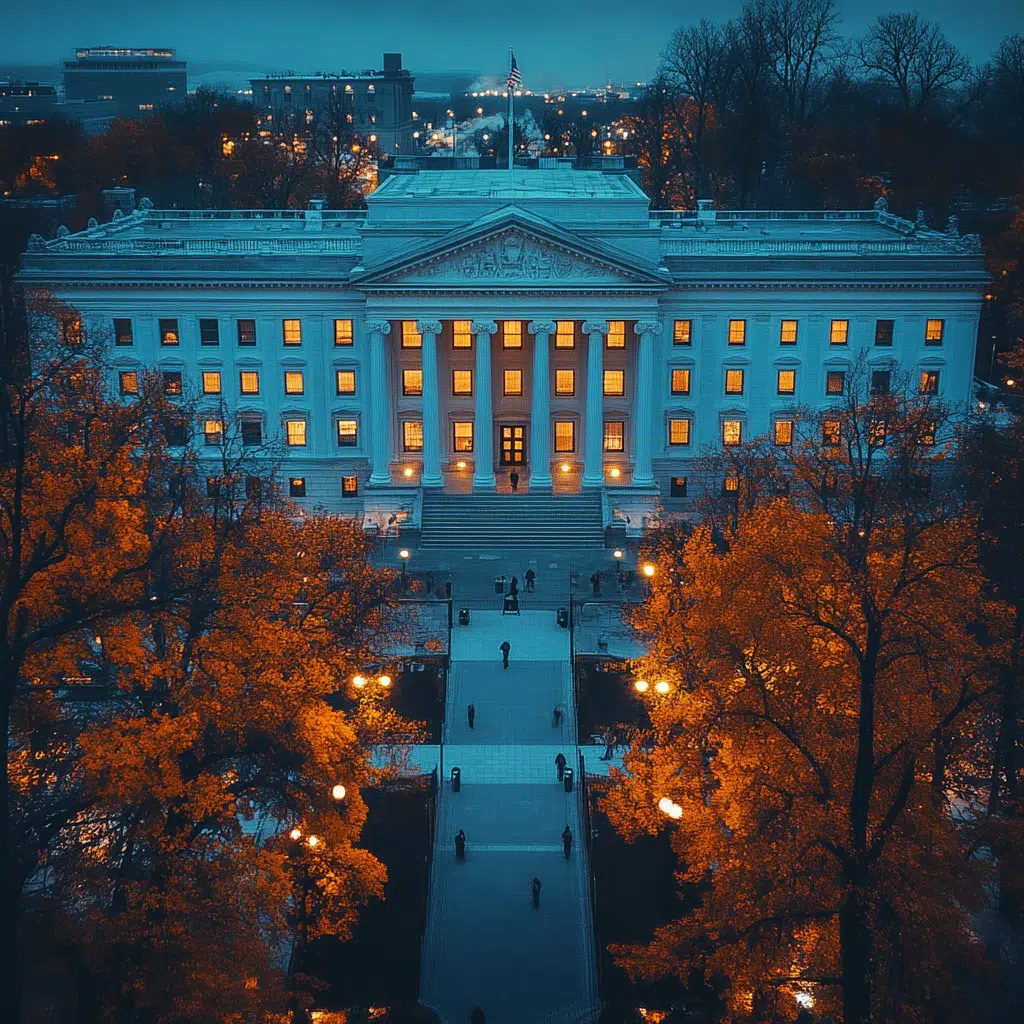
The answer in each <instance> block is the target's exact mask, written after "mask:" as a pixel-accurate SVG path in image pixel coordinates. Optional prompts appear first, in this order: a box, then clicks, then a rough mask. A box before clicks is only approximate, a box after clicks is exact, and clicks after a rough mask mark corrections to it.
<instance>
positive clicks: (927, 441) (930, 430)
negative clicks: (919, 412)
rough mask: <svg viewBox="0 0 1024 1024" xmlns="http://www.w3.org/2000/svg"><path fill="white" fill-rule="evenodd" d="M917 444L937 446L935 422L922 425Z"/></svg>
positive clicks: (926, 422)
mask: <svg viewBox="0 0 1024 1024" xmlns="http://www.w3.org/2000/svg"><path fill="white" fill-rule="evenodd" d="M917 443H918V444H924V445H932V444H935V420H926V421H925V422H923V423H922V424H921V430H920V432H919V433H918V435H917Z"/></svg>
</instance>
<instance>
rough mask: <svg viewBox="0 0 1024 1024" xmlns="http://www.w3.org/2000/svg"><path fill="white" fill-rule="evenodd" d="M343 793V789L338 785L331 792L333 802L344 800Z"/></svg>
mask: <svg viewBox="0 0 1024 1024" xmlns="http://www.w3.org/2000/svg"><path fill="white" fill-rule="evenodd" d="M345 792H346V790H345V787H344V786H342V785H341V784H340V783H339V784H338V785H337V786H335V787H334V788H333V789H332V790H331V796H333V797H334V799H335V800H344V799H345Z"/></svg>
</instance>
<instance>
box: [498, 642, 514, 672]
mask: <svg viewBox="0 0 1024 1024" xmlns="http://www.w3.org/2000/svg"><path fill="white" fill-rule="evenodd" d="M498 650H499V651H501V667H502V668H508V656H509V654H510V653H511V651H512V645H511V644H510V643H509V642H508V641H507V640H502V642H501V647H499V648H498Z"/></svg>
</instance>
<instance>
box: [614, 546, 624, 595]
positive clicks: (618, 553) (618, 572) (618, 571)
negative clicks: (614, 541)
mask: <svg viewBox="0 0 1024 1024" xmlns="http://www.w3.org/2000/svg"><path fill="white" fill-rule="evenodd" d="M612 554H613V555H614V556H615V580H616V582H617V583H618V584H619V586H620V587H621V586H622V549H621V548H616V549H615V550H614V551H613V552H612Z"/></svg>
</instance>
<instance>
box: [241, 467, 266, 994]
mask: <svg viewBox="0 0 1024 1024" xmlns="http://www.w3.org/2000/svg"><path fill="white" fill-rule="evenodd" d="M262 495H263V481H262V480H261V479H260V478H259V477H258V476H247V477H246V478H245V496H246V497H247V498H248V499H249V500H250V501H259V499H260V498H261V497H262ZM253 981H257V979H256V978H246V979H245V987H246V988H255V987H256V986H255V985H252V984H250V982H253Z"/></svg>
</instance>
